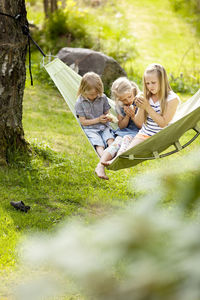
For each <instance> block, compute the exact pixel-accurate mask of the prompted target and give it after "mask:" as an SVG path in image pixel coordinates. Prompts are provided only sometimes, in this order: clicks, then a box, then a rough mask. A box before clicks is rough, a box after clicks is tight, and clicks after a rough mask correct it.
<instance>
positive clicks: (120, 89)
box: [111, 77, 140, 106]
mask: <svg viewBox="0 0 200 300" xmlns="http://www.w3.org/2000/svg"><path fill="white" fill-rule="evenodd" d="M132 91H134V95H135V96H136V95H137V93H139V92H140V89H139V87H138V86H137V84H136V83H135V82H133V81H130V80H129V79H128V78H126V77H119V78H118V79H116V80H115V81H114V82H113V84H112V87H111V97H112V99H113V100H115V101H116V105H117V106H120V104H121V102H120V100H119V97H120V96H122V95H123V94H125V93H129V92H130V93H131V92H132Z"/></svg>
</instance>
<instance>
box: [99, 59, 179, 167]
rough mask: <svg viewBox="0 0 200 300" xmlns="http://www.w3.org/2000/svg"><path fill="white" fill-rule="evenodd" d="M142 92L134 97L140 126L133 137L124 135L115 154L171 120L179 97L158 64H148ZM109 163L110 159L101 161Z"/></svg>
mask: <svg viewBox="0 0 200 300" xmlns="http://www.w3.org/2000/svg"><path fill="white" fill-rule="evenodd" d="M143 85H144V94H139V95H137V96H136V97H135V104H136V106H137V107H138V111H137V114H136V115H135V117H134V122H135V124H136V125H137V127H139V128H141V129H140V130H139V132H138V134H137V135H136V136H135V137H131V136H129V135H126V136H125V137H124V138H123V142H122V145H121V148H120V149H119V151H118V153H117V155H120V154H122V153H123V152H124V151H126V150H128V149H130V148H132V147H134V146H136V145H137V144H139V143H141V142H142V141H144V140H145V139H147V138H149V137H151V136H152V135H154V134H155V133H157V132H159V131H160V130H161V129H162V128H164V127H166V126H167V125H168V124H169V122H170V121H171V120H172V118H173V116H174V114H175V112H176V109H177V107H178V104H179V103H180V98H179V97H178V95H176V94H175V93H174V92H173V91H172V89H171V87H170V85H169V82H168V78H167V74H166V71H165V69H164V67H163V66H161V65H160V64H151V65H149V66H148V67H147V68H146V70H145V72H144V76H143ZM101 163H102V164H103V165H109V164H110V163H111V161H101Z"/></svg>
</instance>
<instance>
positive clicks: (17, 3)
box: [0, 0, 28, 165]
mask: <svg viewBox="0 0 200 300" xmlns="http://www.w3.org/2000/svg"><path fill="white" fill-rule="evenodd" d="M0 12H1V13H6V14H9V15H12V16H16V15H18V14H20V15H21V18H20V19H18V20H15V19H13V18H10V17H7V16H2V15H0V165H3V164H6V163H7V154H8V151H14V150H15V149H16V148H17V149H19V150H20V151H22V150H23V151H26V150H27V143H26V142H25V140H24V131H23V127H22V100H23V93H24V86H25V80H26V68H25V59H26V51H27V41H28V39H27V36H26V35H24V34H23V32H22V25H26V24H27V19H26V8H25V0H1V1H0Z"/></svg>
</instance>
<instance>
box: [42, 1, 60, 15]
mask: <svg viewBox="0 0 200 300" xmlns="http://www.w3.org/2000/svg"><path fill="white" fill-rule="evenodd" d="M43 7H44V13H45V17H46V18H48V17H49V13H53V12H54V11H55V10H57V9H58V5H57V0H43Z"/></svg>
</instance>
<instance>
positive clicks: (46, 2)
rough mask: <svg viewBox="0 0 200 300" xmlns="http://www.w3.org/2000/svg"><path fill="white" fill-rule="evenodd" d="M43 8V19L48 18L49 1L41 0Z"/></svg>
mask: <svg viewBox="0 0 200 300" xmlns="http://www.w3.org/2000/svg"><path fill="white" fill-rule="evenodd" d="M43 6H44V13H45V17H46V18H48V17H49V1H48V0H43Z"/></svg>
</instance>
